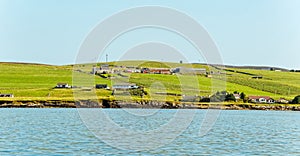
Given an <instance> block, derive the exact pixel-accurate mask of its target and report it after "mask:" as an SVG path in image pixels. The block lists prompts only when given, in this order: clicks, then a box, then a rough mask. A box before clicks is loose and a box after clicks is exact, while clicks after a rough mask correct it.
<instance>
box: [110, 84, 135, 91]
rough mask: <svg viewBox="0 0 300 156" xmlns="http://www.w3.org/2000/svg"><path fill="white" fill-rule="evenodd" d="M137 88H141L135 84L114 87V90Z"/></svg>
mask: <svg viewBox="0 0 300 156" xmlns="http://www.w3.org/2000/svg"><path fill="white" fill-rule="evenodd" d="M136 88H139V86H137V85H136V84H134V83H124V84H116V85H113V86H112V89H113V90H126V89H136Z"/></svg>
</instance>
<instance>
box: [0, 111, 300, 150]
mask: <svg viewBox="0 0 300 156" xmlns="http://www.w3.org/2000/svg"><path fill="white" fill-rule="evenodd" d="M91 111H92V110H91ZM102 111H103V112H104V113H105V114H107V116H108V117H109V118H110V119H111V121H112V122H113V123H115V124H117V125H119V126H121V127H123V128H126V129H131V130H138V131H141V132H143V131H147V130H151V129H155V128H158V127H160V126H162V125H164V124H166V123H167V122H168V121H169V120H171V119H172V118H174V114H175V113H176V111H177V110H156V111H154V113H153V110H138V109H136V110H134V111H135V112H139V113H137V114H138V115H137V114H135V115H134V114H132V113H129V112H128V111H126V110H122V109H105V110H102ZM184 111H185V112H184V113H186V114H189V113H190V111H191V110H184ZM206 113H207V110H196V115H195V116H194V119H193V122H192V123H191V124H189V127H188V128H187V129H185V131H184V132H183V133H182V134H181V135H179V136H178V137H177V138H176V139H175V140H173V141H172V142H171V143H169V144H166V145H164V146H161V147H159V148H155V149H151V150H146V151H132V150H124V149H119V148H116V147H114V146H110V145H107V144H106V143H104V142H105V141H104V142H103V141H101V139H98V138H97V137H96V136H94V135H93V133H92V132H91V131H89V130H88V128H87V127H86V126H85V124H83V121H82V120H81V118H80V115H79V113H78V110H77V109H0V117H1V120H0V127H1V128H0V155H112V154H113V155H118V154H123V155H152V154H154V155H162V154H167V155H184V154H186V155H300V112H283V111H221V112H220V114H219V116H218V118H217V121H216V122H215V124H214V126H213V127H212V129H211V131H209V132H208V133H207V135H205V136H199V128H200V126H201V123H202V121H203V118H204V117H205V115H206ZM142 114H146V115H142ZM91 120H93V119H91ZM96 121H97V120H96ZM180 125H181V123H178V124H177V126H176V125H175V126H174V127H172V130H170V131H176V130H177V129H178V127H180ZM103 126H106V125H103ZM105 133H107V134H108V135H109V134H110V133H111V132H109V131H106V132H104V134H105ZM122 133H124V135H126V134H125V132H123V131H120V132H119V134H121V135H123V134H122ZM119 139H120V140H122V139H123V138H119ZM122 141H123V142H125V143H126V142H128V143H129V144H130V143H131V141H132V140H122ZM145 141H147V142H151V140H145ZM141 144H143V142H141Z"/></svg>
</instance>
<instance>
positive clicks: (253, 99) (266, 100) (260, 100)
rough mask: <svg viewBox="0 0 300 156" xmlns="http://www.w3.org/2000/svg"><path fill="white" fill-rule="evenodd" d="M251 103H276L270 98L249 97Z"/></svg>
mask: <svg viewBox="0 0 300 156" xmlns="http://www.w3.org/2000/svg"><path fill="white" fill-rule="evenodd" d="M249 101H250V102H253V103H275V100H274V99H272V98H271V97H269V96H249Z"/></svg>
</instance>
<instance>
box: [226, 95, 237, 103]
mask: <svg viewBox="0 0 300 156" xmlns="http://www.w3.org/2000/svg"><path fill="white" fill-rule="evenodd" d="M235 100H236V99H235V97H234V95H233V94H227V95H226V96H225V101H235Z"/></svg>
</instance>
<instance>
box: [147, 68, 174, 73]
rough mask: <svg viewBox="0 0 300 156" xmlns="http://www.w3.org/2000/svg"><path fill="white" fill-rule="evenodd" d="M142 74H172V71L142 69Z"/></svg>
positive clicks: (167, 69) (165, 69)
mask: <svg viewBox="0 0 300 156" xmlns="http://www.w3.org/2000/svg"><path fill="white" fill-rule="evenodd" d="M141 73H150V74H171V71H170V69H169V68H142V69H141Z"/></svg>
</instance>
